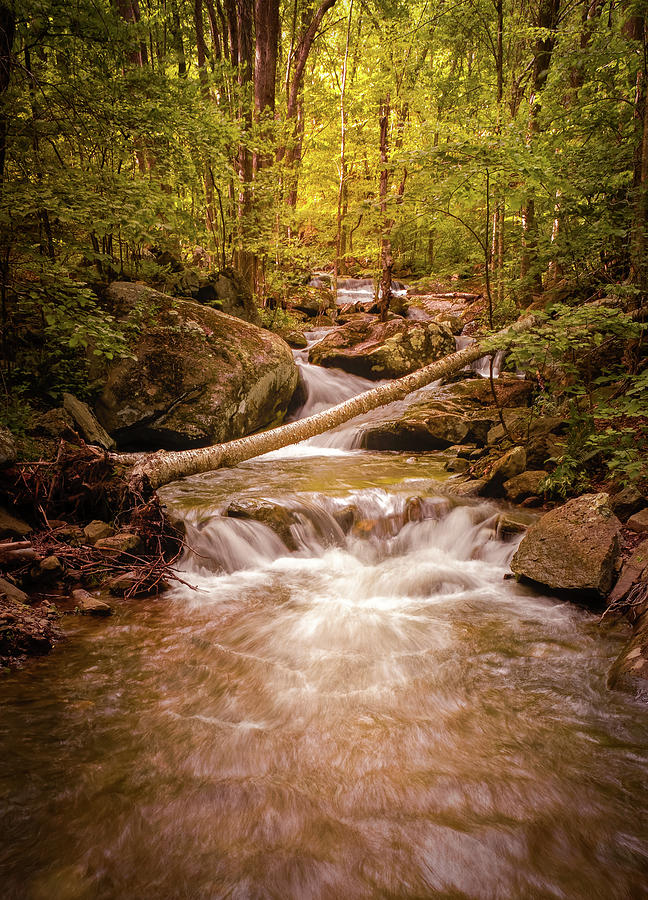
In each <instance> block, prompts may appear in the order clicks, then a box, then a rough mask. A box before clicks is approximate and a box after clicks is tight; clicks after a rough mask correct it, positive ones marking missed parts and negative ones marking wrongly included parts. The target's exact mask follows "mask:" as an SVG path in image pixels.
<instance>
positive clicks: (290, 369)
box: [97, 282, 297, 450]
mask: <svg viewBox="0 0 648 900" xmlns="http://www.w3.org/2000/svg"><path fill="white" fill-rule="evenodd" d="M108 296H109V299H110V300H111V302H112V303H113V307H114V308H115V309H116V310H118V311H119V312H120V314H121V315H122V316H123V317H125V318H126V319H128V320H129V321H130V322H131V323H132V325H133V327H136V328H137V331H138V338H137V339H136V341H135V342H134V345H133V347H132V350H133V354H134V358H133V359H123V360H121V361H119V362H118V363H116V364H115V365H113V366H111V367H110V369H109V370H108V372H107V375H106V378H105V385H104V389H103V392H102V395H101V398H100V400H99V404H98V408H97V412H98V415H99V417H100V420H101V422H102V423H103V425H104V426H105V427H106V428H107V429H108V430H109V431H110V432H111V434H113V435H114V436H115V437H116V439H117V442H118V443H119V444H120V446H122V447H126V448H130V449H160V448H162V449H168V450H175V449H189V448H192V447H200V446H205V445H208V444H214V443H219V442H222V441H228V440H231V439H233V438H237V437H242V436H243V435H246V434H250V433H252V432H254V431H258V430H259V429H261V428H265V427H269V426H272V425H277V424H279V423H280V422H281V421H282V419H283V417H284V415H285V412H286V409H287V407H288V403H289V401H290V398H291V397H292V394H293V391H294V390H295V387H296V385H297V367H296V365H295V362H294V360H293V357H292V353H291V351H290V348H289V347H288V346H287V345H286V343H285V342H284V341H283V340H282V339H281V338H280V337H278V335H276V334H273V333H272V332H270V331H266V330H265V329H262V328H257V327H256V326H254V325H252V324H250V323H248V322H244V321H243V320H242V319H237V318H234V317H232V316H228V315H225V314H224V313H221V312H218V311H217V310H214V309H210V308H209V307H207V306H201V305H200V304H199V303H194V302H193V301H190V300H179V299H174V298H172V297H169V296H168V295H166V294H161V293H159V292H157V291H154V290H153V289H152V288H147V287H145V286H144V285H134V284H127V283H123V282H116V283H114V284H112V285H110V287H109V288H108ZM151 310H153V311H151ZM147 315H148V318H146V316H147ZM142 316H144V321H142V322H141V324H139V322H140V319H141V317H142Z"/></svg>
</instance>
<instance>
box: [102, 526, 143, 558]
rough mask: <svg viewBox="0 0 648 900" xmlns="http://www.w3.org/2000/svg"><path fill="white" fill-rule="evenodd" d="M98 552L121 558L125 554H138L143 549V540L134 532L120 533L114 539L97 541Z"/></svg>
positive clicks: (108, 538)
mask: <svg viewBox="0 0 648 900" xmlns="http://www.w3.org/2000/svg"><path fill="white" fill-rule="evenodd" d="M95 547H96V549H97V550H102V551H103V552H104V553H106V554H108V555H109V556H121V555H122V554H123V553H131V554H137V553H138V552H139V551H140V550H141V549H142V539H141V537H140V536H139V534H134V533H133V532H132V531H120V532H119V533H118V534H114V535H113V536H112V537H107V538H102V539H101V540H98V541H95Z"/></svg>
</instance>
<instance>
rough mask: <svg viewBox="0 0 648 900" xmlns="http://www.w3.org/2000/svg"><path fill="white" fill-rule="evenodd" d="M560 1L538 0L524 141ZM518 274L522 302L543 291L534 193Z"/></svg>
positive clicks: (531, 134)
mask: <svg viewBox="0 0 648 900" xmlns="http://www.w3.org/2000/svg"><path fill="white" fill-rule="evenodd" d="M559 13H560V0H541V2H540V7H539V10H538V15H537V19H536V22H535V25H536V27H537V28H539V29H542V32H541V36H540V37H539V38H538V39H537V40H536V43H535V46H534V50H533V72H532V76H531V96H530V98H529V126H528V133H527V142H528V144H529V145H531V144H533V142H534V140H535V137H536V135H537V134H538V131H539V128H540V126H539V121H538V116H539V113H540V94H541V92H542V90H543V88H544V86H545V84H546V83H547V77H548V75H549V66H550V64H551V57H552V53H553V48H554V44H555V42H556V29H557V27H558V19H559ZM520 276H521V277H522V278H523V279H525V280H526V282H527V284H526V288H525V296H524V300H525V303H529V302H530V301H531V299H532V295H533V290H534V289H535V290H538V291H542V274H541V272H540V269H539V266H538V224H537V221H536V203H535V196H534V195H532V194H529V195H527V198H526V200H525V203H524V206H523V208H522V259H521V263H520Z"/></svg>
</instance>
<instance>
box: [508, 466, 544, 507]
mask: <svg viewBox="0 0 648 900" xmlns="http://www.w3.org/2000/svg"><path fill="white" fill-rule="evenodd" d="M546 477H547V473H546V472H545V471H544V469H527V471H526V472H520V474H519V475H514V476H513V477H512V478H509V479H508V480H507V481H505V482H504V494H505V496H506V499H507V500H510V501H511V503H522V501H523V500H526V499H527V498H528V497H539V496H540V495H541V494H542V483H543V481H544V480H545V478H546Z"/></svg>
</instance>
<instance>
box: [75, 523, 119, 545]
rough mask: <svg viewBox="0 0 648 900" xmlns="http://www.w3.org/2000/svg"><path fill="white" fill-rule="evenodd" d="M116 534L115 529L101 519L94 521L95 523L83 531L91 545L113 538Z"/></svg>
mask: <svg viewBox="0 0 648 900" xmlns="http://www.w3.org/2000/svg"><path fill="white" fill-rule="evenodd" d="M114 533H115V529H114V528H113V527H112V525H109V524H108V523H107V522H102V521H101V519H93V521H92V522H90V523H89V524H88V525H86V526H85V528H84V529H83V534H84V536H85V539H86V541H87V542H88V543H89V544H96V543H97V541H101V540H103V538H109V537H112V536H113V534H114Z"/></svg>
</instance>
